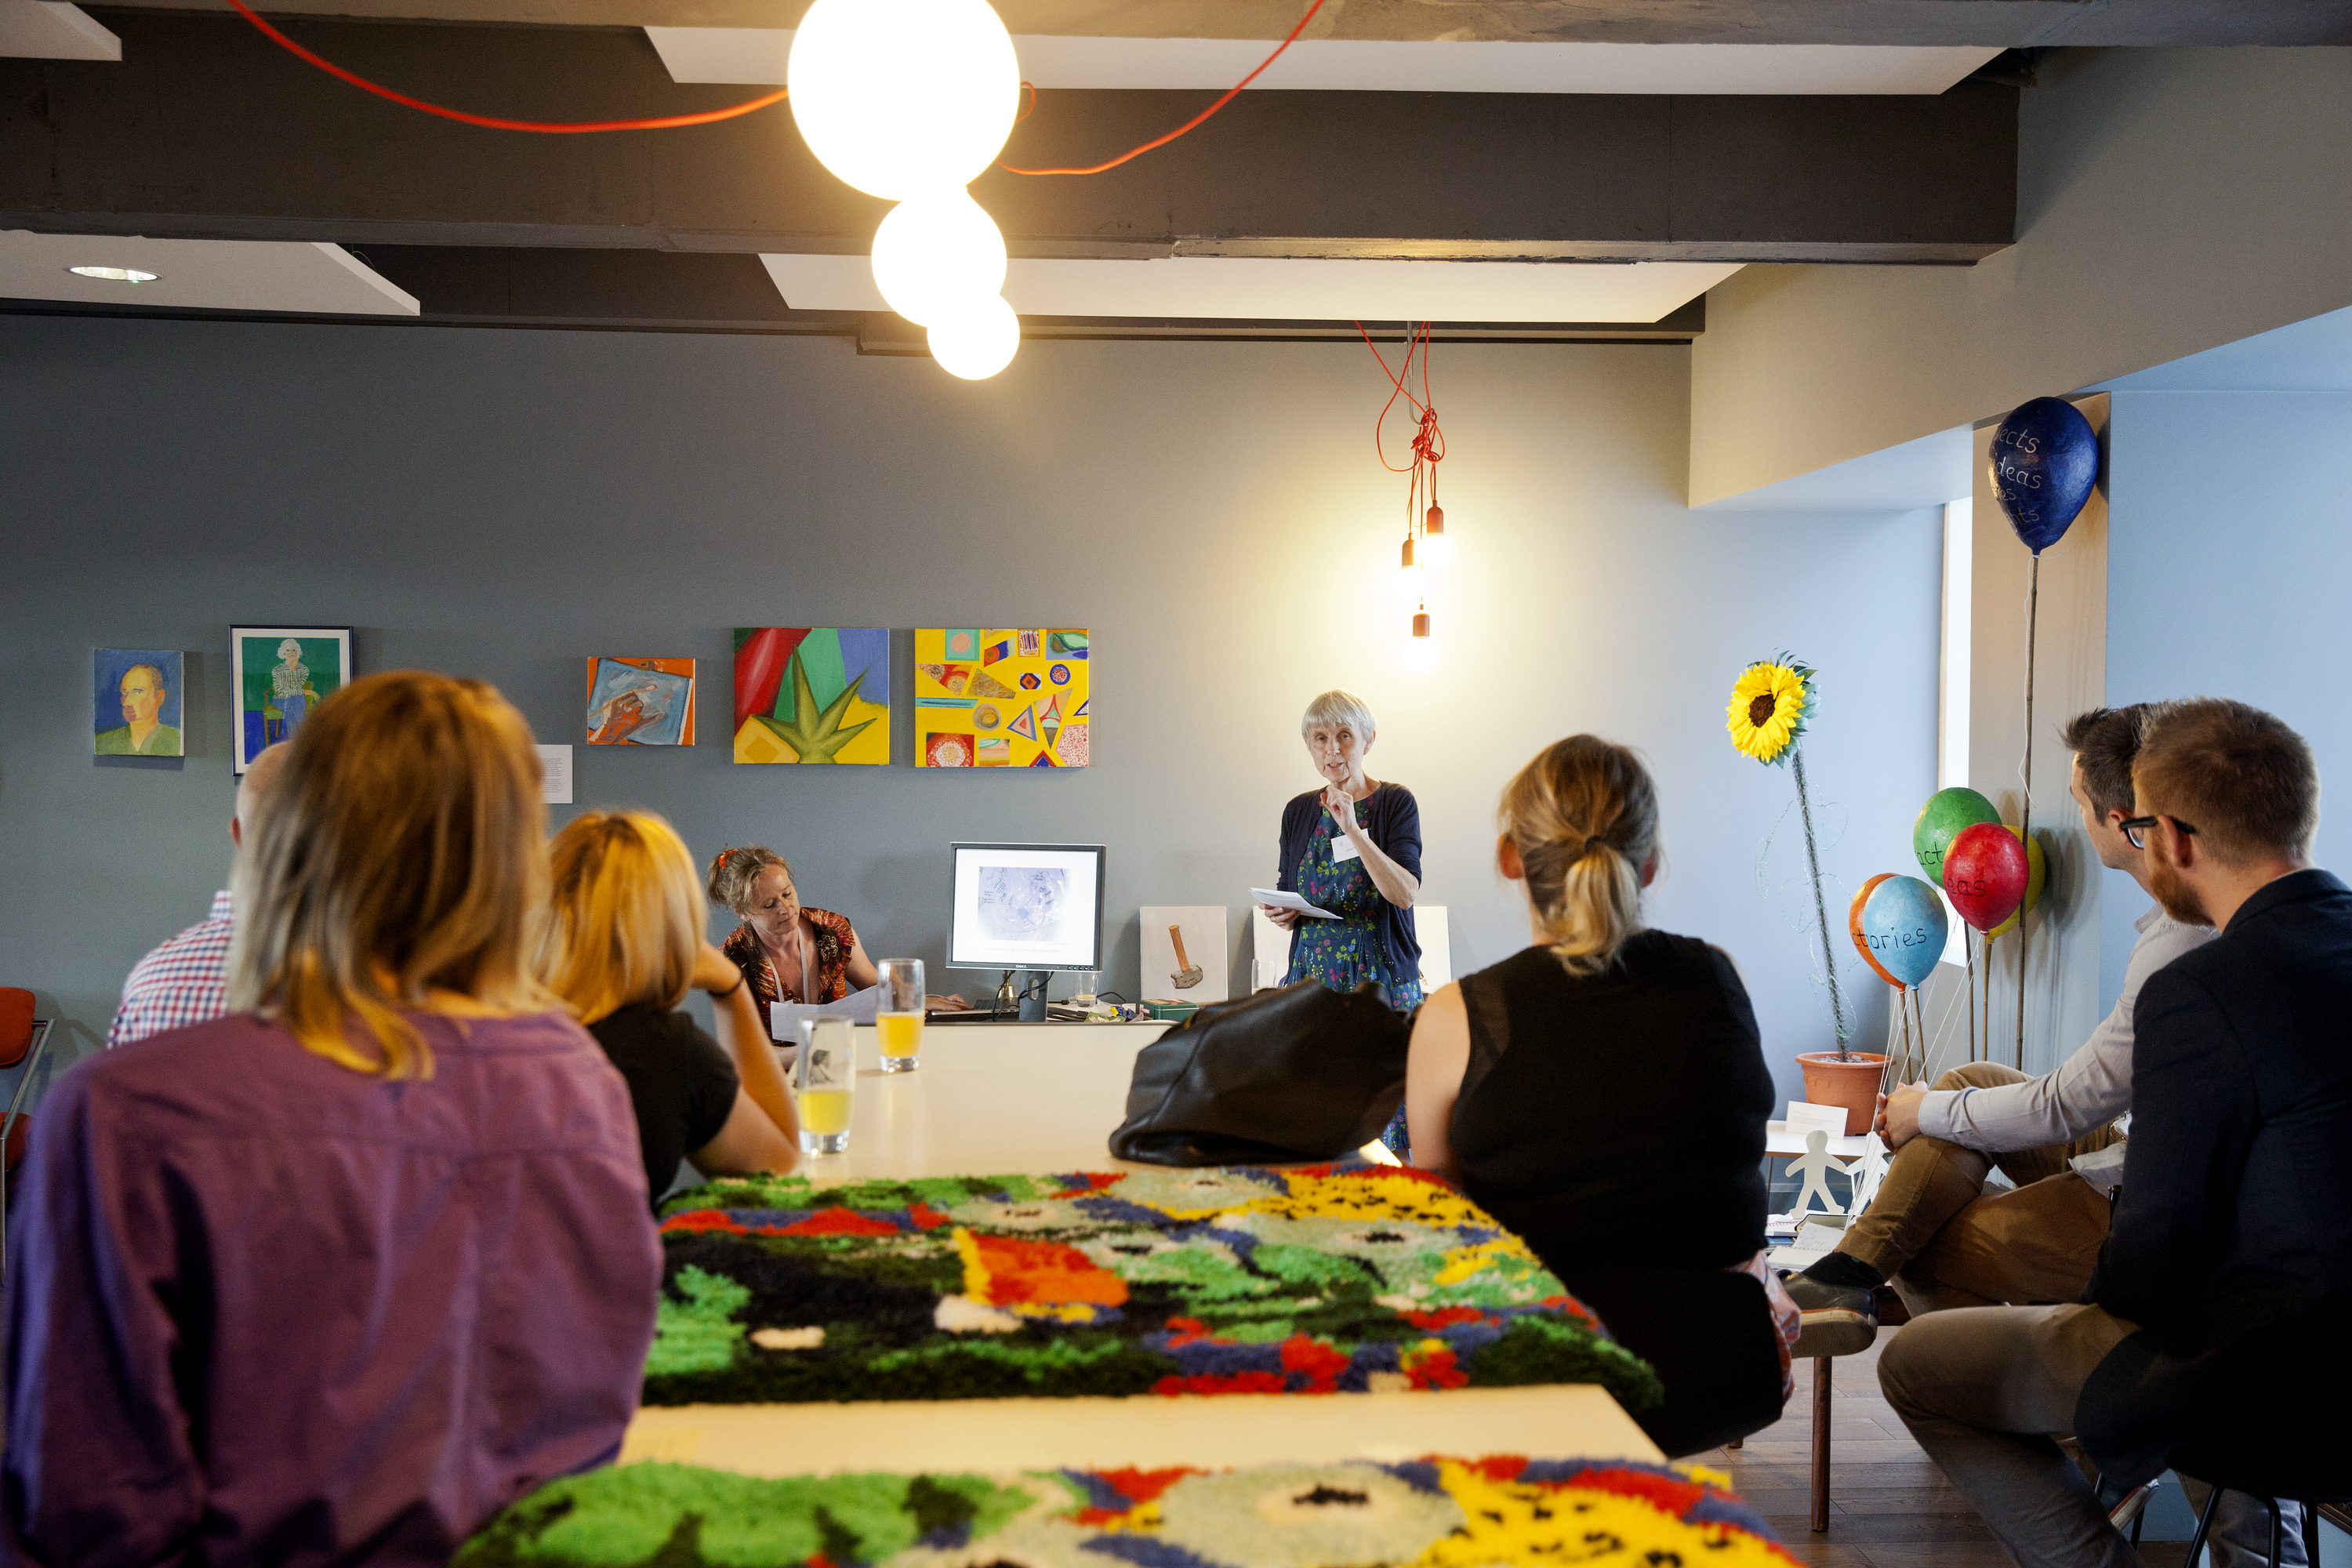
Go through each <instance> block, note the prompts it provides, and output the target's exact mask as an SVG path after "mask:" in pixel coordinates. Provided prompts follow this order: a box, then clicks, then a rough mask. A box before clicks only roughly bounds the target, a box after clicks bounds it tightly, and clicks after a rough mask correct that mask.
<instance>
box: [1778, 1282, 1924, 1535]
mask: <svg viewBox="0 0 2352 1568" xmlns="http://www.w3.org/2000/svg"><path fill="white" fill-rule="evenodd" d="M1908 1321H1911V1314H1910V1313H1909V1312H1908V1311H1907V1310H1905V1308H1904V1305H1903V1299H1902V1298H1901V1297H1899V1296H1897V1295H1896V1294H1895V1292H1894V1291H1893V1290H1891V1289H1885V1288H1882V1289H1880V1290H1879V1292H1878V1325H1879V1327H1881V1328H1893V1327H1897V1326H1899V1325H1901V1324H1904V1323H1906V1322H1908ZM1813 1339H1814V1336H1813V1335H1812V1334H1811V1333H1810V1332H1807V1333H1801V1334H1799V1335H1798V1336H1797V1342H1796V1343H1795V1344H1794V1345H1793V1346H1791V1347H1790V1351H1789V1359H1790V1361H1792V1362H1797V1361H1807V1360H1810V1361H1811V1363H1813V1475H1812V1517H1811V1521H1810V1522H1811V1525H1812V1527H1813V1528H1814V1529H1815V1530H1817V1531H1827V1530H1828V1529H1829V1527H1830V1382H1831V1377H1830V1363H1831V1362H1832V1360H1834V1359H1835V1357H1836V1355H1860V1354H1861V1353H1862V1352H1864V1351H1865V1350H1868V1349H1869V1348H1870V1345H1857V1346H1855V1347H1854V1348H1853V1349H1852V1350H1849V1351H1842V1352H1834V1353H1825V1352H1823V1351H1822V1349H1821V1347H1820V1345H1819V1344H1818V1343H1817V1342H1811V1341H1812V1340H1813ZM1876 1342H1877V1336H1875V1335H1873V1336H1872V1339H1871V1343H1872V1344H1875V1343H1876Z"/></svg>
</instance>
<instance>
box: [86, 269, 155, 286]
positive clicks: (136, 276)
mask: <svg viewBox="0 0 2352 1568" xmlns="http://www.w3.org/2000/svg"><path fill="white" fill-rule="evenodd" d="M66 270H67V271H68V272H70V273H72V274H73V275H74V276H75V277H77V278H100V279H105V280H106V281H107V282H109V283H152V282H154V281H155V280H156V278H157V276H158V274H156V273H152V272H142V271H140V270H139V268H136V267H68V268H66Z"/></svg>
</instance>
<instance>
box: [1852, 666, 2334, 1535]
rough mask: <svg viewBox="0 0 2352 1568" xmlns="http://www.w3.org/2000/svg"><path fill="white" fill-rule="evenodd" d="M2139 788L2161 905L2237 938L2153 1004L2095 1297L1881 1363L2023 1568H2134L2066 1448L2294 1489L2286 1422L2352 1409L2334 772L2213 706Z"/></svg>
mask: <svg viewBox="0 0 2352 1568" xmlns="http://www.w3.org/2000/svg"><path fill="white" fill-rule="evenodd" d="M2132 776H2133V781H2134V784H2135V788H2136V793H2137V808H2138V814H2137V815H2136V816H2131V817H2129V818H2126V820H2125V821H2124V822H2123V823H2121V824H2120V825H2119V826H2120V827H2121V829H2122V830H2123V831H2124V832H2125V833H2126V834H2127V835H2128V836H2129V837H2130V838H2131V840H2132V842H2134V843H2136V844H2137V845H2140V846H2141V847H2142V852H2143V853H2144V854H2145V855H2146V856H2147V879H2146V880H2147V887H2148V890H2149V891H2150V892H2151V893H2153V894H2154V895H2155V896H2156V898H2157V900H2158V902H2159V903H2161V904H2162V905H2163V906H2164V908H2165V910H2166V912H2167V913H2168V914H2169V915H2170V916H2172V918H2174V919H2175V920H2178V921H2185V922H2189V923H2193V924H2200V925H2211V926H2213V927H2215V928H2216V929H2217V930H2218V931H2219V932H2220V934H2219V935H2218V936H2216V937H2215V938H2214V939H2213V940H2212V941H2211V942H2208V943H2206V944H2205V945H2204V946H2202V947H2200V948H2198V949H2197V950H2196V951H2194V952H2189V953H2187V954H2184V955H2183V956H2181V957H2180V958H2179V959H2176V960H2175V961H2174V962H2173V963H2170V964H2169V965H2168V966H2167V967H2165V968H2164V969H2162V970H2160V971H2158V973H2155V974H2153V975H2151V976H2149V977H2148V979H2147V983H2146V984H2145V985H2143V986H2142V988H2141V990H2140V995H2139V1002H2138V1005H2137V1009H2136V1012H2135V1016H2134V1026H2135V1034H2136V1037H2137V1038H2136V1044H2135V1046H2134V1050H2133V1063H2132V1096H2131V1102H2132V1113H2133V1125H2132V1137H2131V1141H2130V1143H2129V1145H2128V1150H2129V1152H2128V1154H2127V1155H2126V1161H2125V1164H2124V1174H2123V1189H2122V1193H2121V1195H2120V1196H2119V1198H2118V1199H2117V1201H2116V1211H2115V1215H2114V1221H2113V1224H2112V1226H2111V1227H2110V1230H2109V1233H2108V1237H2107V1240H2106V1244H2105V1247H2102V1248H2101V1250H2100V1254H2099V1264H2098V1268H2097V1269H2096V1270H2095V1272H2094V1273H2093V1275H2092V1277H2091V1283H2090V1287H2089V1289H2088V1290H2087V1291H2086V1292H2085V1299H2084V1300H2083V1301H2081V1302H2077V1303H2073V1304H2070V1305H2065V1306H2053V1307H1977V1308H1967V1309H1962V1310H1955V1311H1948V1312H1935V1313H1931V1314H1929V1315H1927V1316H1926V1317H1922V1318H1919V1319H1917V1320H1916V1321H1913V1322H1911V1323H1910V1324H1908V1325H1906V1327H1905V1328H1904V1330H1903V1331H1902V1332H1900V1333H1899V1334H1897V1335H1896V1336H1895V1340H1894V1342H1893V1343H1891V1344H1890V1345H1889V1346H1888V1347H1887V1350H1886V1353H1885V1355H1884V1356H1883V1357H1882V1358H1881V1360H1880V1363H1879V1384H1880V1386H1881V1387H1882V1388H1884V1389H1885V1394H1886V1397H1887V1400H1888V1402H1889V1403H1891V1404H1892V1405H1894V1406H1895V1411H1896V1412H1897V1413H1898V1414H1899V1415H1902V1417H1903V1420H1904V1424H1905V1425H1906V1426H1909V1427H1910V1429H1911V1432H1912V1435H1913V1436H1916V1438H1917V1439H1918V1440H1919V1444H1920V1446H1921V1447H1924V1448H1926V1449H1927V1453H1928V1455H1929V1457H1930V1458H1933V1459H1935V1461H1936V1462H1937V1465H1939V1466H1940V1467H1941V1468H1942V1469H1943V1471H1944V1473H1945V1474H1946V1475H1947V1476H1948V1477H1949V1478H1950V1479H1951V1481H1952V1484H1953V1485H1954V1486H1956V1487H1958V1489H1960V1490H1961V1491H1962V1492H1963V1493H1965V1494H1966V1495H1967V1496H1968V1498H1969V1501H1971V1502H1972V1503H1974V1504H1975V1505H1976V1507H1977V1509H1978V1510H1979V1512H1980V1513H1982V1514H1983V1515H1984V1518H1985V1522H1986V1523H1987V1524H1989V1525H1990V1526H1991V1528H1992V1531H1993V1533H1994V1535H1995V1536H1997V1537H1998V1538H1999V1539H2000V1542H2001V1544H2002V1545H2003V1546H2004V1547H2006V1548H2007V1549H2008V1551H2009V1552H2010V1554H2011V1556H2012V1557H2013V1558H2015V1559H2016V1560H2017V1561H2018V1562H2019V1563H2021V1564H2025V1565H2026V1568H2037V1565H2040V1564H2050V1565H2053V1568H2055V1565H2057V1564H2061V1563H2065V1564H2103V1565H2106V1568H2133V1565H2135V1564H2137V1563H2138V1561H2139V1559H2138V1556H2137V1553H2136V1552H2134V1551H2133V1550H2132V1548H2131V1545H2130V1543H2129V1542H2126V1541H2125V1539H2124V1538H2123V1536H2122V1535H2121V1534H2120V1533H2118V1532H2117V1531H2116V1530H2115V1529H2114V1528H2113V1527H2112V1526H2110V1525H2109V1524H2108V1522H2107V1514H2106V1510H2105V1507H2103V1506H2102V1504H2101V1503H2100V1501H2099V1500H2098V1498H2097V1496H2096V1494H2095V1493H2094V1492H2093V1490H2092V1489H2091V1486H2090V1484H2089V1482H2088V1481H2087V1480H2086V1479H2084V1475H2083V1472H2082V1470H2081V1469H2080V1468H2077V1467H2076V1465H2075V1464H2074V1461H2072V1460H2071V1459H2069V1458H2067V1457H2066V1455H2065V1454H2064V1453H2063V1451H2062V1450H2061V1449H2060V1447H2058V1445H2057V1444H2056V1443H2055V1442H2053V1440H2052V1436H2051V1435H2052V1434H2054V1433H2063V1432H2068V1431H2073V1432H2075V1433H2076V1434H2077V1435H2078V1436H2080V1437H2081V1439H2082V1440H2083V1443H2084V1447H2086V1448H2087V1449H2088V1450H2089V1451H2090V1453H2091V1455H2092V1457H2093V1458H2095V1459H2097V1460H2098V1461H2099V1462H2100V1464H2101V1466H2102V1468H2103V1469H2104V1471H2105V1476H2106V1478H2107V1479H2109V1480H2110V1481H2111V1482H2115V1483H2117V1484H2121V1485H2126V1486H2128V1485H2133V1484H2136V1483H2137V1482H2140V1481H2143V1480H2147V1479H2151V1478H2153V1477H2154V1476H2156V1475H2158V1474H2159V1473H2161V1472H2162V1471H2163V1470H2164V1469H2165V1468H2167V1467H2168V1464H2169V1463H2170V1462H2171V1460H2170V1456H2171V1454H2172V1451H2173V1450H2174V1449H2175V1448H2176V1447H2182V1446H2194V1447H2198V1448H2200V1449H2201V1450H2203V1451H2205V1452H2209V1453H2213V1454H2221V1455H2227V1456H2229V1458H2230V1461H2231V1463H2232V1464H2233V1465H2234V1466H2236V1467H2238V1468H2241V1469H2242V1471H2244V1472H2246V1473H2250V1474H2252V1475H2256V1476H2265V1475H2278V1474H2280V1473H2281V1467H2283V1466H2284V1465H2285V1464H2287V1463H2289V1462H2290V1461H2293V1460H2294V1459H2296V1458H2300V1457H2301V1454H2300V1450H2302V1449H2303V1448H2304V1447H2306V1446H2307V1444H2308V1442H2309V1440H2310V1429H2308V1428H2305V1427H2304V1426H2302V1424H2301V1423H2300V1422H2298V1421H2294V1420H2293V1419H2290V1417H2292V1416H2293V1415H2294V1414H2295V1413H2296V1412H2304V1413H2305V1414H2307V1415H2313V1416H2317V1415H2319V1414H2320V1413H2322V1412H2329V1413H2332V1411H2333V1409H2335V1408H2337V1407H2340V1403H2341V1401H2342V1400H2343V1399H2344V1398H2345V1397H2346V1396H2347V1394H2352V1387H2347V1384H2352V1372H2347V1367H2346V1364H2345V1358H2344V1357H2343V1355H2342V1351H2341V1346H2340V1345H2339V1344H2337V1343H2336V1340H2337V1339H2339V1338H2340V1334H2339V1333H2338V1332H2337V1330H2338V1328H2339V1326H2340V1325H2341V1324H2342V1323H2343V1322H2345V1321H2348V1320H2352V1050H2348V1049H2347V1048H2346V1045H2345V1037H2346V1025H2347V1018H2352V889H2347V888H2346V887H2345V885H2344V884H2343V883H2342V882H2340V881H2338V880H2336V878H2335V877H2333V876H2331V875H2329V874H2328V873H2327V872H2326V871H2323V870H2320V869H2318V868H2315V867H2314V866H2313V865H2312V864H2311V861H2310V848H2311V839H2312V835H2313V833H2314V832H2315V830H2316V828H2317V827H2318V824H2319V771H2318V768H2317V766H2316V765H2315V763H2314V762H2313V760H2312V755H2311V749H2310V747H2309V746H2307V745H2306V744H2305V742H2304V740H2303V737H2301V736H2300V735H2297V734H2296V733H2295V732H2294V731H2293V730H2290V729H2288V728H2287V727H2286V726H2285V725H2284V724H2283V723H2281V722H2280V721H2278V720H2277V719H2275V718H2273V717H2272V716H2271V715H2269V714H2267V713H2264V712H2263V711H2261V710H2258V709H2254V708H2250V707H2248V706H2246V705H2245V704H2244V703H2242V702H2230V701H2223V700H2213V699H2198V700H2193V701H2188V702H2180V703H2174V704H2170V705H2168V706H2167V707H2165V708H2163V709H2161V710H2158V712H2157V714H2156V715H2155V716H2154V718H2153V720H2152V721H2151V722H2150V724H2149V726H2148V732H2147V738H2146V740H2145V741H2144V742H2143V743H2142V745H2141V748H2140V752H2139V755H2138V757H2137V760H2136V762H2135V763H2134V765H2133V769H2132ZM2078 1406H2079V1408H2078ZM2282 1506H2283V1507H2284V1506H2286V1505H2282ZM2283 1522H2284V1523H2285V1524H2286V1525H2287V1529H2286V1531H2285V1532H2284V1533H2285V1540H2286V1542H2287V1543H2288V1546H2289V1550H2288V1552H2286V1553H2284V1556H2283V1561H2284V1562H2289V1563H2300V1562H2301V1561H2302V1556H2301V1553H2300V1552H2299V1551H2295V1550H2294V1544H2295V1533H2296V1532H2295V1531H2294V1516H2293V1515H2292V1514H2290V1515H2289V1516H2288V1518H2287V1519H2286V1520H2285V1521H2283Z"/></svg>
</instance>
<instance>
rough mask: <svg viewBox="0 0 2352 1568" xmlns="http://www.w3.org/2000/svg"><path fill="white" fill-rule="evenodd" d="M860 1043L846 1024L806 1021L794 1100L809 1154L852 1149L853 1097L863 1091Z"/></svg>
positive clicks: (795, 1068) (834, 1020) (796, 1065)
mask: <svg viewBox="0 0 2352 1568" xmlns="http://www.w3.org/2000/svg"><path fill="white" fill-rule="evenodd" d="M856 1040H857V1036H856V1031H854V1030H853V1029H852V1028H851V1027H850V1024H849V1020H848V1019H846V1018H803V1019H802V1020H801V1050H800V1056H799V1058H798V1059H796V1060H795V1061H794V1062H793V1099H794V1100H796V1101H798V1102H799V1104H798V1109H799V1110H800V1118H801V1152H802V1153H803V1154H839V1153H843V1152H845V1151H846V1150H847V1149H848V1148H849V1106H850V1096H851V1094H852V1093H853V1092H855V1090H856V1086H857V1051H856Z"/></svg>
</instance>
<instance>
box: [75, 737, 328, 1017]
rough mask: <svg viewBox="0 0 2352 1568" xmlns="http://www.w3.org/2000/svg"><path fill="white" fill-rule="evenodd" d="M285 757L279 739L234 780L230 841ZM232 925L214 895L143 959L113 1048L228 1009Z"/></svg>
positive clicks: (126, 993) (225, 903)
mask: <svg viewBox="0 0 2352 1568" xmlns="http://www.w3.org/2000/svg"><path fill="white" fill-rule="evenodd" d="M285 760H286V742H283V741H280V742H278V744H276V745H274V746H270V747H268V748H267V749H265V750H264V751H263V752H262V753H261V754H260V755H259V756H257V757H256V758H254V759H253V761H252V763H249V764H248V765H247V768H246V770H245V777H243V778H241V779H239V780H238V781H237V784H236V816H232V817H230V818H229V819H228V836H229V840H230V842H231V843H233V844H236V845H238V846H240V847H242V846H243V845H244V843H245V823H246V821H247V819H248V818H250V817H251V816H252V815H253V808H254V803H255V802H257V801H258V800H259V799H260V798H261V792H262V791H263V790H266V789H268V787H269V781H270V779H271V778H272V777H274V776H275V775H276V773H277V772H278V764H279V763H282V762H284V761H285ZM230 924H231V922H230V917H229V898H228V894H227V893H226V891H224V892H218V893H215V894H214V895H213V907H212V912H211V913H209V914H207V915H206V916H205V918H204V919H203V920H202V921H198V922H197V923H195V924H194V925H192V926H190V927H189V928H188V929H187V930H185V931H182V932H181V933H180V934H179V935H177V936H175V937H173V938H172V939H171V940H170V941H168V942H164V943H163V945H162V946H160V947H158V948H156V949H155V951H154V952H151V953H149V954H148V955H147V956H146V957H144V958H142V959H141V960H140V961H139V963H138V964H137V965H136V966H135V967H133V968H132V970H131V978H129V979H128V980H125V981H124V982H123V983H122V1003H121V1005H120V1006H118V1007H117V1008H115V1010H114V1024H113V1026H112V1027H110V1028H109V1029H108V1030H107V1031H106V1046H107V1048H108V1049H109V1050H112V1049H113V1048H114V1047H117V1046H127V1045H130V1044H131V1043H132V1042H133V1041H136V1040H143V1039H145V1038H147V1037H148V1036H150V1035H160V1034H162V1033H163V1031H164V1030H166V1029H184V1028H186V1027H187V1026H189V1025H191V1024H206V1023H210V1022H211V1021H212V1020H213V1019H215V1018H217V1017H219V1016H222V1015H223V1014H225V1013H226V1012H227V1011H228V984H227V978H226V976H227V969H228V936H229V929H230Z"/></svg>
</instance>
